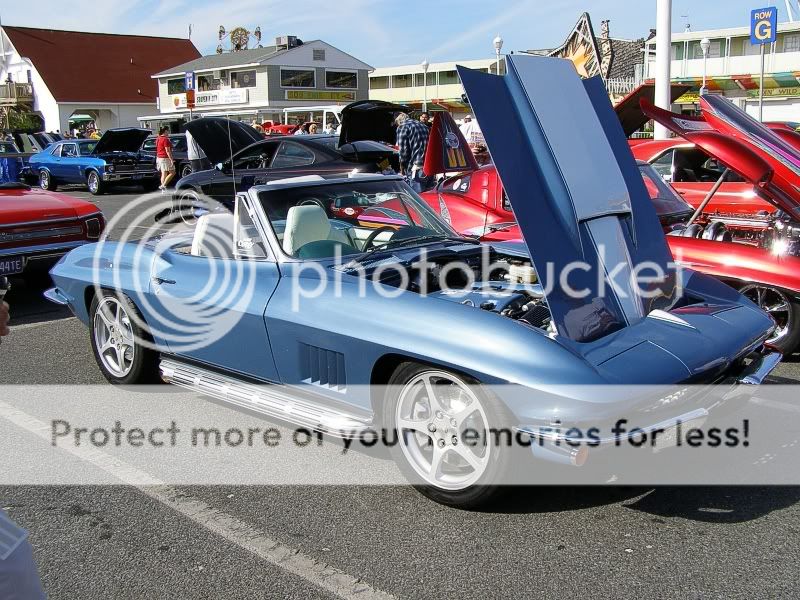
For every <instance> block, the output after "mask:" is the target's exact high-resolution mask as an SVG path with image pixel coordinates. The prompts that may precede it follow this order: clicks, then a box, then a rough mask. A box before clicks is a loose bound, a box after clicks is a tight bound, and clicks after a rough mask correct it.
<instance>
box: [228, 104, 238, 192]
mask: <svg viewBox="0 0 800 600" xmlns="http://www.w3.org/2000/svg"><path fill="white" fill-rule="evenodd" d="M226 116H227V118H226V119H225V120H226V124H227V126H228V153H229V154H230V157H231V177H233V195H234V197H235V196H236V194H237V193H238V192H239V190H237V189H236V170H235V169H234V167H233V140H231V119H230V116H229V115H226Z"/></svg>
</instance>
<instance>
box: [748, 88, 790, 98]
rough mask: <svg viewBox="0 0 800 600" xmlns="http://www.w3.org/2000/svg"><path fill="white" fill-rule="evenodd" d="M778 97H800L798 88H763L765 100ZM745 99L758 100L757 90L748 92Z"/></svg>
mask: <svg viewBox="0 0 800 600" xmlns="http://www.w3.org/2000/svg"><path fill="white" fill-rule="evenodd" d="M780 96H790V97H797V96H800V87H781V88H764V97H765V98H770V97H772V98H775V97H780ZM747 97H748V98H758V90H748V92H747Z"/></svg>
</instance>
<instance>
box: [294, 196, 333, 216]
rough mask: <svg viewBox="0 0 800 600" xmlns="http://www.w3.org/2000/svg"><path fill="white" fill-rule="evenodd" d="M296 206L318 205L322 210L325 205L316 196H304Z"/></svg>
mask: <svg viewBox="0 0 800 600" xmlns="http://www.w3.org/2000/svg"><path fill="white" fill-rule="evenodd" d="M297 206H319V207H320V208H321V209H322V210H325V205H324V204H323V203H322V200H319V199H318V198H306V199H305V200H303V201H302V202H301V203H300V204H298V205H297ZM325 212H326V213H327V212H328V211H327V210H325Z"/></svg>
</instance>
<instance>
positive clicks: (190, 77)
mask: <svg viewBox="0 0 800 600" xmlns="http://www.w3.org/2000/svg"><path fill="white" fill-rule="evenodd" d="M193 89H194V71H190V72H189V73H186V91H187V92H188V91H189V90H193Z"/></svg>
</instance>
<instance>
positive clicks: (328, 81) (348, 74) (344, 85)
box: [325, 71, 358, 90]
mask: <svg viewBox="0 0 800 600" xmlns="http://www.w3.org/2000/svg"><path fill="white" fill-rule="evenodd" d="M325 87H329V88H339V89H345V90H355V89H357V88H358V73H356V72H355V71H325Z"/></svg>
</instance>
